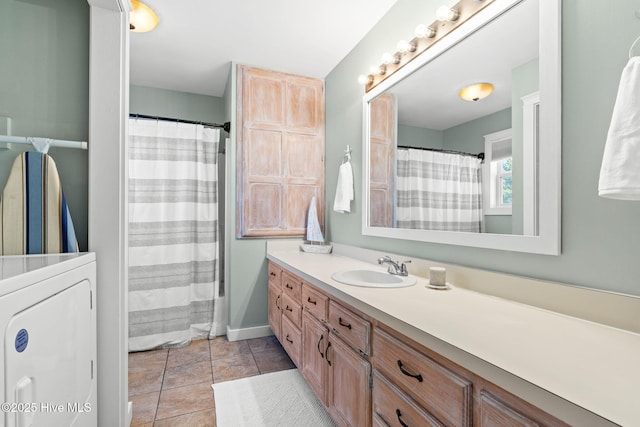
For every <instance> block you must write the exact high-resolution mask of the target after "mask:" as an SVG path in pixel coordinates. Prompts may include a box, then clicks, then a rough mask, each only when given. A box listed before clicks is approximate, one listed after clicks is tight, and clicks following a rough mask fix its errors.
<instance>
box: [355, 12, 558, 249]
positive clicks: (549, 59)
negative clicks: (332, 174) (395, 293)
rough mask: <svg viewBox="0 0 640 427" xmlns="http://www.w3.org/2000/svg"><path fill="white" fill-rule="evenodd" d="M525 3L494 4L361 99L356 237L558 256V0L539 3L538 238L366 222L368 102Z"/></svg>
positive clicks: (368, 155)
mask: <svg viewBox="0 0 640 427" xmlns="http://www.w3.org/2000/svg"><path fill="white" fill-rule="evenodd" d="M522 1H526V0H495V1H494V2H493V3H491V4H490V5H488V6H487V7H485V8H484V9H483V10H481V11H480V12H478V13H477V14H476V15H474V16H473V17H471V18H470V19H469V20H468V21H466V22H465V23H464V24H462V25H461V26H460V27H458V28H457V29H456V30H455V31H453V32H452V33H450V34H448V35H447V36H446V37H444V38H443V39H441V40H440V41H439V42H438V43H436V44H435V45H433V46H431V47H430V48H429V49H427V50H426V51H424V52H423V53H422V54H420V56H418V57H416V58H415V59H414V60H412V61H411V62H409V63H408V64H407V65H405V66H404V67H403V68H401V69H399V70H398V71H397V72H395V73H394V74H393V75H391V76H389V77H388V78H387V79H385V80H384V81H383V82H381V83H380V84H379V85H377V86H376V87H375V88H373V89H372V90H370V91H369V92H368V93H366V94H365V95H364V97H363V147H362V153H363V162H364V164H363V167H362V170H363V175H362V192H363V194H362V199H363V209H362V234H363V235H365V236H377V237H387V238H392V239H405V240H416V241H421V242H431V243H442V244H451V245H459V246H470V247H477V248H487V249H498V250H505V251H515V252H526V253H535V254H546V255H559V254H560V237H561V234H560V225H561V214H560V209H561V155H562V117H561V112H562V108H561V107H562V104H561V103H562V99H561V86H562V81H561V59H562V58H561V43H562V37H561V34H562V33H561V10H562V0H540V2H539V3H540V14H539V24H538V25H539V28H540V56H539V63H540V65H539V67H540V82H539V85H540V86H539V92H540V105H541V108H540V118H539V119H540V122H539V141H538V150H539V153H538V156H539V157H538V158H539V165H540V170H539V171H538V180H539V181H538V188H539V189H541V190H544V191H540V192H539V195H538V197H539V198H538V209H539V210H538V234H537V235H535V236H525V235H513V234H484V233H483V234H481V233H468V232H458V231H456V232H451V231H434V230H413V229H402V228H385V227H371V226H370V225H369V218H370V208H371V206H370V185H369V177H370V165H371V158H370V154H371V153H370V150H369V139H370V133H369V123H370V114H369V102H370V101H372V100H373V99H374V98H375V97H376V96H378V95H380V94H382V93H383V92H384V91H385V90H387V89H388V88H390V87H391V86H393V85H394V84H396V83H398V82H400V81H401V80H402V79H404V78H406V77H407V76H409V75H411V74H412V73H413V72H414V71H416V70H418V69H419V68H421V67H422V66H424V65H425V64H428V63H429V62H431V61H432V60H434V59H435V58H437V57H438V56H439V55H440V54H442V53H443V52H445V51H447V50H448V49H450V48H451V47H453V46H455V45H456V44H457V43H458V42H460V41H461V40H464V39H465V38H466V37H469V36H470V35H472V34H473V33H474V32H475V31H477V30H479V29H480V28H482V27H483V26H485V25H487V24H488V23H490V22H491V21H492V20H494V19H495V18H497V17H498V16H500V15H502V14H503V13H505V12H507V11H508V10H509V9H511V8H512V7H514V6H516V5H517V4H519V3H521V2H522Z"/></svg>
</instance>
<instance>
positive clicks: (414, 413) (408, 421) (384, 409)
mask: <svg viewBox="0 0 640 427" xmlns="http://www.w3.org/2000/svg"><path fill="white" fill-rule="evenodd" d="M376 416H377V417H379V418H380V419H381V420H383V421H384V423H385V425H388V426H391V427H396V426H397V427H402V426H405V425H406V426H432V427H444V424H442V423H441V422H440V421H438V420H437V419H436V418H434V417H433V416H431V415H430V414H429V413H428V412H426V411H425V410H424V409H422V408H420V407H419V406H418V405H417V404H416V403H415V402H414V401H413V400H412V399H411V398H410V397H409V396H407V395H406V394H404V393H403V392H402V390H400V389H399V388H398V387H396V386H395V385H393V384H392V383H391V382H390V381H389V380H388V379H386V378H385V377H384V376H382V375H381V374H380V372H378V371H374V373H373V417H374V418H376Z"/></svg>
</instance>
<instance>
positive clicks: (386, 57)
mask: <svg viewBox="0 0 640 427" xmlns="http://www.w3.org/2000/svg"><path fill="white" fill-rule="evenodd" d="M393 60H394V59H393V55H392V54H390V53H389V52H385V53H384V54H382V63H383V64H385V65H387V64H391V63H392V62H393Z"/></svg>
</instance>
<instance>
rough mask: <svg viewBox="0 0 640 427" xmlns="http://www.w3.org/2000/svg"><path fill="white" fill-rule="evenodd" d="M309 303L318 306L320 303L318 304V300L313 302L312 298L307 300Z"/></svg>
mask: <svg viewBox="0 0 640 427" xmlns="http://www.w3.org/2000/svg"><path fill="white" fill-rule="evenodd" d="M307 302H308V303H309V304H313V305H316V304H318V303H317V302H316V300H312V299H311V297H308V298H307Z"/></svg>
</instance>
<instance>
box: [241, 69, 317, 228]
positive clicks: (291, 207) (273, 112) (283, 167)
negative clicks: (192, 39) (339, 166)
mask: <svg viewBox="0 0 640 427" xmlns="http://www.w3.org/2000/svg"><path fill="white" fill-rule="evenodd" d="M238 92H239V93H238V115H237V117H238V135H237V147H238V183H237V188H238V198H237V207H238V210H237V212H238V215H237V219H238V223H237V235H238V237H270V236H302V235H304V233H305V230H306V215H307V210H308V208H309V203H310V202H311V198H312V197H313V196H315V197H316V199H317V206H318V219H319V222H320V226H321V227H323V225H324V83H323V82H322V80H318V79H312V78H308V77H301V76H295V75H291V74H285V73H277V72H273V71H267V70H261V69H257V68H250V67H245V66H239V67H238Z"/></svg>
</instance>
